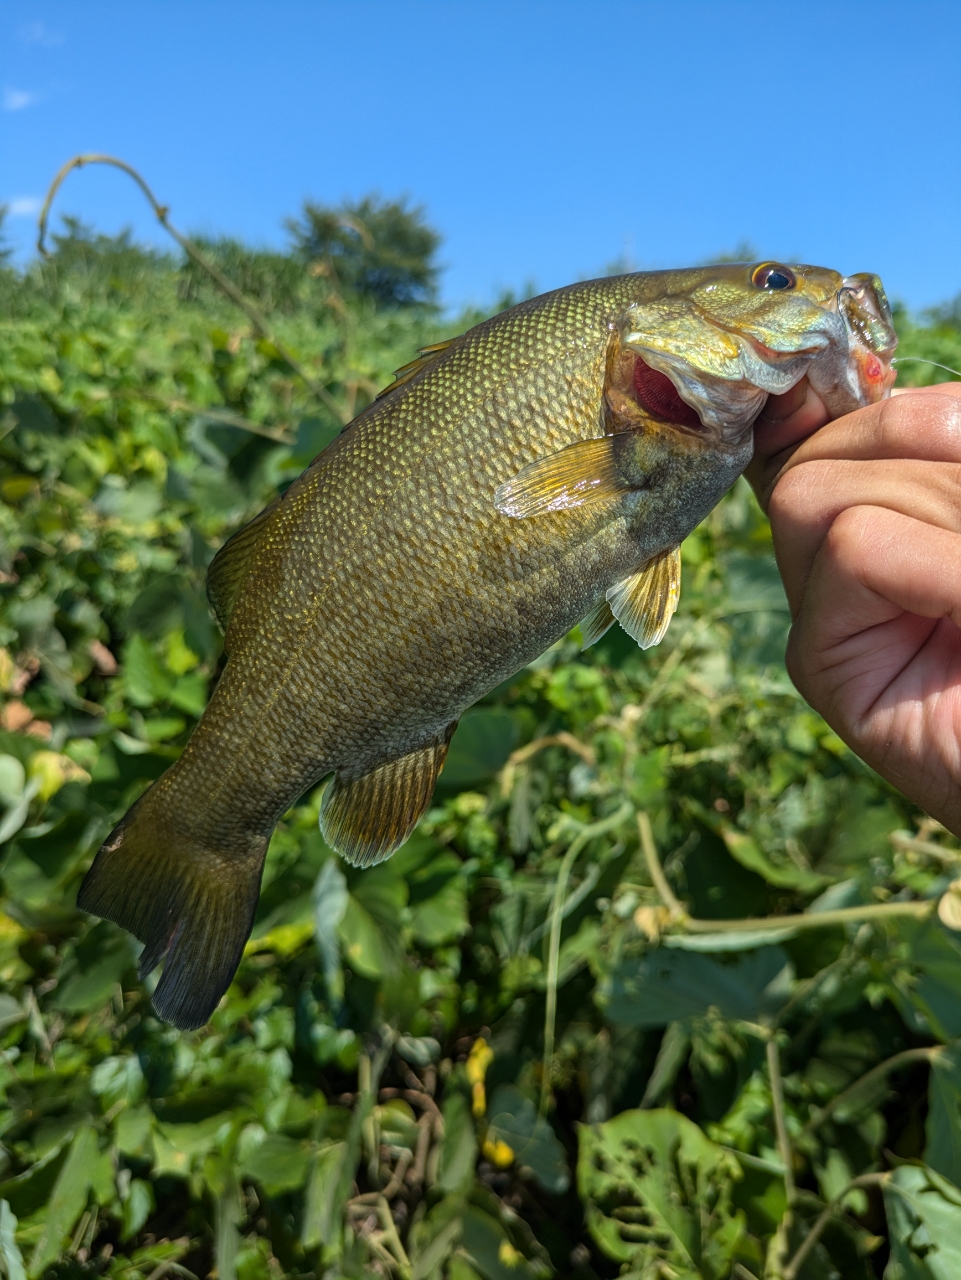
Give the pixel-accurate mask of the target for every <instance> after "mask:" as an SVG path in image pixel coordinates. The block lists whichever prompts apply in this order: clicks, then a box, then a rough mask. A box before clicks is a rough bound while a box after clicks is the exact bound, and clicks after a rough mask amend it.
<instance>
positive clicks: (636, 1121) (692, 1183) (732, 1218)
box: [577, 1109, 744, 1280]
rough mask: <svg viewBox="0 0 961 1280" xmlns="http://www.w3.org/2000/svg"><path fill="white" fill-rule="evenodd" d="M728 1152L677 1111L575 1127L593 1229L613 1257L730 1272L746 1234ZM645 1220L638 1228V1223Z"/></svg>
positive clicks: (679, 1270)
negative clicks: (737, 1206) (734, 1200)
mask: <svg viewBox="0 0 961 1280" xmlns="http://www.w3.org/2000/svg"><path fill="white" fill-rule="evenodd" d="M739 1178H740V1169H739V1167H738V1164H737V1162H736V1161H735V1160H734V1158H733V1157H732V1156H730V1155H728V1154H727V1153H726V1152H725V1151H724V1150H723V1149H722V1148H721V1147H719V1146H717V1145H716V1144H715V1143H713V1142H711V1141H710V1139H709V1138H707V1137H705V1135H704V1134H703V1133H702V1132H701V1130H700V1129H699V1128H698V1127H697V1125H695V1124H694V1123H693V1122H692V1121H690V1120H688V1119H687V1118H686V1117H685V1116H682V1115H679V1114H678V1113H677V1112H676V1111H670V1110H666V1109H665V1110H659V1111H624V1112H622V1113H621V1114H620V1115H619V1116H615V1118H614V1119H613V1120H608V1121H607V1122H606V1123H605V1124H601V1125H597V1126H594V1127H589V1126H587V1125H582V1126H581V1127H580V1130H579V1155H578V1161H577V1185H578V1191H579V1193H580V1196H581V1199H582V1200H583V1201H584V1202H585V1206H586V1210H587V1222H588V1227H589V1229H590V1232H591V1235H592V1236H593V1237H594V1240H595V1241H596V1242H597V1245H598V1247H599V1248H600V1249H601V1251H602V1253H604V1254H606V1256H607V1257H609V1258H611V1259H612V1260H613V1261H615V1262H620V1263H629V1264H630V1265H631V1266H632V1268H634V1269H635V1270H636V1271H639V1272H640V1273H641V1274H644V1273H645V1268H646V1267H649V1268H651V1271H650V1272H649V1274H651V1275H655V1274H657V1272H656V1270H654V1268H656V1267H657V1266H658V1263H660V1266H661V1267H662V1268H663V1267H665V1264H667V1265H668V1266H670V1267H671V1268H672V1273H673V1274H674V1275H678V1276H684V1277H690V1278H691V1280H695V1278H697V1277H701V1276H721V1275H726V1274H728V1268H729V1267H730V1264H731V1261H732V1259H733V1257H734V1256H735V1253H736V1251H737V1248H738V1245H739V1243H740V1240H741V1237H742V1236H743V1234H744V1220H743V1215H742V1214H741V1212H740V1211H735V1209H734V1207H733V1203H732V1197H733V1192H734V1184H735V1182H736V1181H737V1180H738V1179H739ZM641 1224H643V1230H639V1228H640V1227H641Z"/></svg>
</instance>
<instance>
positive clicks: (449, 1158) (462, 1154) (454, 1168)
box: [437, 1093, 477, 1192]
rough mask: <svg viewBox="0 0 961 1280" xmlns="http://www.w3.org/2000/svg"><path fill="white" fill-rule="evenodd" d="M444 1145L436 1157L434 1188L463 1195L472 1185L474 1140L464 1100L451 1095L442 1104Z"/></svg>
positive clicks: (475, 1149) (474, 1157) (470, 1119)
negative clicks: (438, 1156)
mask: <svg viewBox="0 0 961 1280" xmlns="http://www.w3.org/2000/svg"><path fill="white" fill-rule="evenodd" d="M443 1114H444V1145H443V1147H442V1148H441V1153H440V1165H439V1166H438V1171H437V1185H438V1186H439V1187H440V1189H441V1190H442V1191H451V1192H457V1191H461V1192H463V1191H466V1190H467V1188H468V1187H469V1186H470V1185H471V1183H472V1182H473V1181H474V1166H475V1164H476V1163H477V1137H476V1135H475V1133H474V1121H473V1119H472V1117H471V1113H470V1107H469V1106H468V1105H467V1099H466V1098H465V1097H464V1095H463V1094H461V1093H451V1094H450V1095H449V1096H448V1097H447V1098H446V1099H445V1100H444V1108H443Z"/></svg>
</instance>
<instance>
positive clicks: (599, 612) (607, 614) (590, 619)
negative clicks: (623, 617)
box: [581, 600, 616, 653]
mask: <svg viewBox="0 0 961 1280" xmlns="http://www.w3.org/2000/svg"><path fill="white" fill-rule="evenodd" d="M615 621H616V619H615V617H614V615H613V613H611V606H610V605H609V604H608V603H607V601H606V600H602V601H601V602H600V604H596V605H595V606H594V608H593V609H592V610H591V611H590V613H589V614H588V615H587V617H586V618H584V620H583V621H582V622H581V635H582V636H583V639H582V641H581V653H583V652H584V650H585V649H589V648H590V647H591V645H592V644H597V642H598V640H600V638H601V636H602V635H605V634H606V633H607V632H608V631H609V630H610V629H611V627H613V625H614V622H615Z"/></svg>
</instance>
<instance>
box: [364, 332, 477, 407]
mask: <svg viewBox="0 0 961 1280" xmlns="http://www.w3.org/2000/svg"><path fill="white" fill-rule="evenodd" d="M456 341H457V339H456V338H447V339H446V340H445V341H444V342H434V343H432V344H431V345H430V346H429V347H421V348H420V350H419V351H418V352H417V356H416V359H414V360H409V361H408V362H407V364H402V365H401V366H400V368H399V369H395V370H394V381H393V382H392V383H391V384H390V386H389V387H384V389H383V391H378V393H377V395H376V396H375V397H374V399H375V400H379V399H380V398H381V397H382V396H386V395H387V394H388V392H390V391H396V390H397V388H398V387H402V386H403V385H404V383H405V382H410V380H411V378H413V376H414V375H415V374H417V373H420V371H421V369H426V368H427V366H428V365H429V364H432V363H433V362H434V360H435V359H436V358H437V356H439V355H440V353H441V352H442V351H446V350H447V348H448V347H449V346H452V345H453V343H455V342H456Z"/></svg>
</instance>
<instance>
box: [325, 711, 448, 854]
mask: <svg viewBox="0 0 961 1280" xmlns="http://www.w3.org/2000/svg"><path fill="white" fill-rule="evenodd" d="M456 725H457V722H456V721H454V723H453V724H451V725H449V726H448V728H447V731H446V733H445V734H444V735H443V737H441V738H439V739H435V740H434V741H433V742H430V743H428V744H427V746H425V747H419V748H418V749H417V750H416V751H411V752H410V753H409V754H408V755H406V756H401V757H400V758H399V759H398V760H388V761H387V763H386V764H382V765H378V766H377V768H376V769H372V770H371V771H370V773H365V774H362V775H361V776H360V777H359V778H345V777H343V776H342V773H337V774H336V775H335V777H334V780H333V782H331V783H330V784H329V786H328V787H327V790H326V791H325V792H324V798H323V800H322V801H321V805H320V831H321V835H322V836H323V837H324V839H325V840H326V841H327V843H328V844H329V845H330V847H331V848H332V849H336V850H337V852H338V853H339V854H341V855H342V857H343V858H345V859H346V861H347V862H349V863H351V864H352V865H353V866H355V867H372V866H374V864H375V863H377V862H383V861H384V860H385V859H386V858H389V857H390V855H391V854H392V853H394V852H395V850H397V849H399V848H400V846H401V845H402V844H403V843H404V841H405V840H406V839H407V837H408V836H409V835H410V833H411V832H412V831H413V829H414V827H416V826H417V823H418V822H419V821H420V819H421V818H422V817H423V814H424V810H425V809H426V808H427V806H428V805H429V804H430V798H431V796H432V795H433V792H434V783H435V782H436V781H437V775H438V774H439V773H440V771H441V768H442V767H443V764H444V757H445V756H446V755H447V746H448V743H449V742H450V739H451V734H452V733H453V732H454V729H455V728H456Z"/></svg>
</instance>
